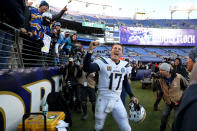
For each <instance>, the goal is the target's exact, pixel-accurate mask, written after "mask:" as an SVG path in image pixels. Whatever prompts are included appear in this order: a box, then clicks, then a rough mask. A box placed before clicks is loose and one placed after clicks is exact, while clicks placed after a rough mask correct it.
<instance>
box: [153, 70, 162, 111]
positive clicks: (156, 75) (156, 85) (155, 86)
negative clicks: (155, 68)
mask: <svg viewBox="0 0 197 131" xmlns="http://www.w3.org/2000/svg"><path fill="white" fill-rule="evenodd" d="M151 78H152V79H153V82H152V85H151V86H152V89H153V92H156V97H157V98H156V101H155V103H154V110H155V111H157V110H158V105H159V103H160V101H161V99H162V96H163V92H162V89H161V85H160V81H159V79H160V78H161V74H160V72H157V73H155V72H152V73H151Z"/></svg>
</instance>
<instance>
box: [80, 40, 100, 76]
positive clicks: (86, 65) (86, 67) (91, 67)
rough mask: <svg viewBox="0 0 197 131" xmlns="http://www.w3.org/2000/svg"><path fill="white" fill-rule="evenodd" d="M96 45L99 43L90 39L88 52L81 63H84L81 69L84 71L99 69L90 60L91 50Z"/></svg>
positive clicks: (90, 71) (89, 71)
mask: <svg viewBox="0 0 197 131" xmlns="http://www.w3.org/2000/svg"><path fill="white" fill-rule="evenodd" d="M98 45H99V43H98V42H95V41H92V42H91V43H90V45H89V48H88V52H87V54H86V56H85V59H84V63H83V65H84V66H83V70H84V71H85V72H88V73H92V72H97V71H99V70H100V68H99V65H98V64H96V63H92V62H91V56H92V53H93V50H94V48H96V46H98Z"/></svg>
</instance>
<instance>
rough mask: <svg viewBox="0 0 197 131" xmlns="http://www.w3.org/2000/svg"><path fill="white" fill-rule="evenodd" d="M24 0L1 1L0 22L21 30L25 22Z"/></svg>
mask: <svg viewBox="0 0 197 131" xmlns="http://www.w3.org/2000/svg"><path fill="white" fill-rule="evenodd" d="M25 8H26V4H25V0H1V1H0V21H4V22H6V23H8V24H10V25H12V26H14V27H16V28H21V27H22V26H23V25H24V22H25V16H24V10H25Z"/></svg>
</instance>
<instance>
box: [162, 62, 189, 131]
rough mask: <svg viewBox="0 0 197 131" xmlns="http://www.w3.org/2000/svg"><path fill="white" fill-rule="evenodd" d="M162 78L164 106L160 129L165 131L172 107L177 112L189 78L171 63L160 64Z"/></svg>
mask: <svg viewBox="0 0 197 131" xmlns="http://www.w3.org/2000/svg"><path fill="white" fill-rule="evenodd" d="M159 70H160V74H161V76H162V77H161V78H160V80H159V81H160V85H161V89H162V91H163V100H164V102H165V103H164V107H163V111H162V115H161V125H160V131H165V129H166V125H167V122H168V118H169V116H170V113H171V111H172V109H174V111H175V112H176V111H177V109H178V106H179V102H180V99H181V97H182V94H183V91H184V90H185V89H186V88H187V86H188V82H187V80H186V79H185V78H184V77H183V76H182V75H180V74H178V73H175V72H173V69H172V68H171V65H169V64H168V63H162V64H161V65H160V66H159Z"/></svg>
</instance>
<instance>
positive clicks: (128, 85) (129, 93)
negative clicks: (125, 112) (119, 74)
mask: <svg viewBox="0 0 197 131" xmlns="http://www.w3.org/2000/svg"><path fill="white" fill-rule="evenodd" d="M123 88H125V91H126V92H127V94H128V95H129V96H130V98H131V97H133V96H134V95H133V92H132V90H131V87H130V84H129V81H128V78H127V75H125V77H124V80H123Z"/></svg>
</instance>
